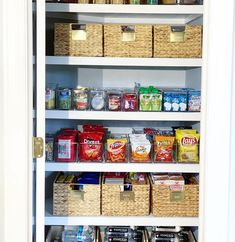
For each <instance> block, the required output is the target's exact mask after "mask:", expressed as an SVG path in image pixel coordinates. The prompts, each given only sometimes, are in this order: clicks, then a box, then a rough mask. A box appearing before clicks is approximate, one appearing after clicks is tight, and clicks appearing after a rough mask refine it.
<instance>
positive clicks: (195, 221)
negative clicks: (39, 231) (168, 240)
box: [45, 199, 199, 226]
mask: <svg viewBox="0 0 235 242" xmlns="http://www.w3.org/2000/svg"><path fill="white" fill-rule="evenodd" d="M45 225H94V226H107V225H113V226H120V225H122V226H123V225H128V226H140V225H141V226H199V218H197V217H195V218H194V217H153V216H151V215H150V216H119V217H114V216H79V217H67V216H53V215H52V200H51V199H48V200H46V212H45Z"/></svg>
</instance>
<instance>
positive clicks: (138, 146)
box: [131, 142, 151, 162]
mask: <svg viewBox="0 0 235 242" xmlns="http://www.w3.org/2000/svg"><path fill="white" fill-rule="evenodd" d="M150 152H151V144H150V142H146V143H144V142H141V143H140V142H132V143H131V158H132V161H138V162H149V161H150V160H151V159H150Z"/></svg>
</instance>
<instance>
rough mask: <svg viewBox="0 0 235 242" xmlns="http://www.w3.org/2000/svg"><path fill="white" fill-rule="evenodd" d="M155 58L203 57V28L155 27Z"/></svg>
mask: <svg viewBox="0 0 235 242" xmlns="http://www.w3.org/2000/svg"><path fill="white" fill-rule="evenodd" d="M154 57H162V58H171V57H172V58H200V57H202V26H200V25H185V26H170V25H155V26H154Z"/></svg>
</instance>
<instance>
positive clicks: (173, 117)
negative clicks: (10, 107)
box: [46, 110, 201, 121]
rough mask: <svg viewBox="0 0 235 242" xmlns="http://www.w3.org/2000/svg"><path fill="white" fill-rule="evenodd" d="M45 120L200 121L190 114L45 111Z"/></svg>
mask: <svg viewBox="0 0 235 242" xmlns="http://www.w3.org/2000/svg"><path fill="white" fill-rule="evenodd" d="M46 119H75V120H129V121H136V120H138V121H200V120H201V114H200V113H196V112H195V113H192V112H175V113H174V112H111V111H100V112H96V111H72V110H71V111H62V110H47V111H46Z"/></svg>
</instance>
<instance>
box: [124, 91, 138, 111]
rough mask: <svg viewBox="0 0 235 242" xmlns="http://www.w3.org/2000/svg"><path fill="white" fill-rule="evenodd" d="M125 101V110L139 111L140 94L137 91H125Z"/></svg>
mask: <svg viewBox="0 0 235 242" xmlns="http://www.w3.org/2000/svg"><path fill="white" fill-rule="evenodd" d="M123 103H124V105H123V110H124V111H138V95H137V94H136V93H135V92H129V93H128V92H127V93H124V94H123Z"/></svg>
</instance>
